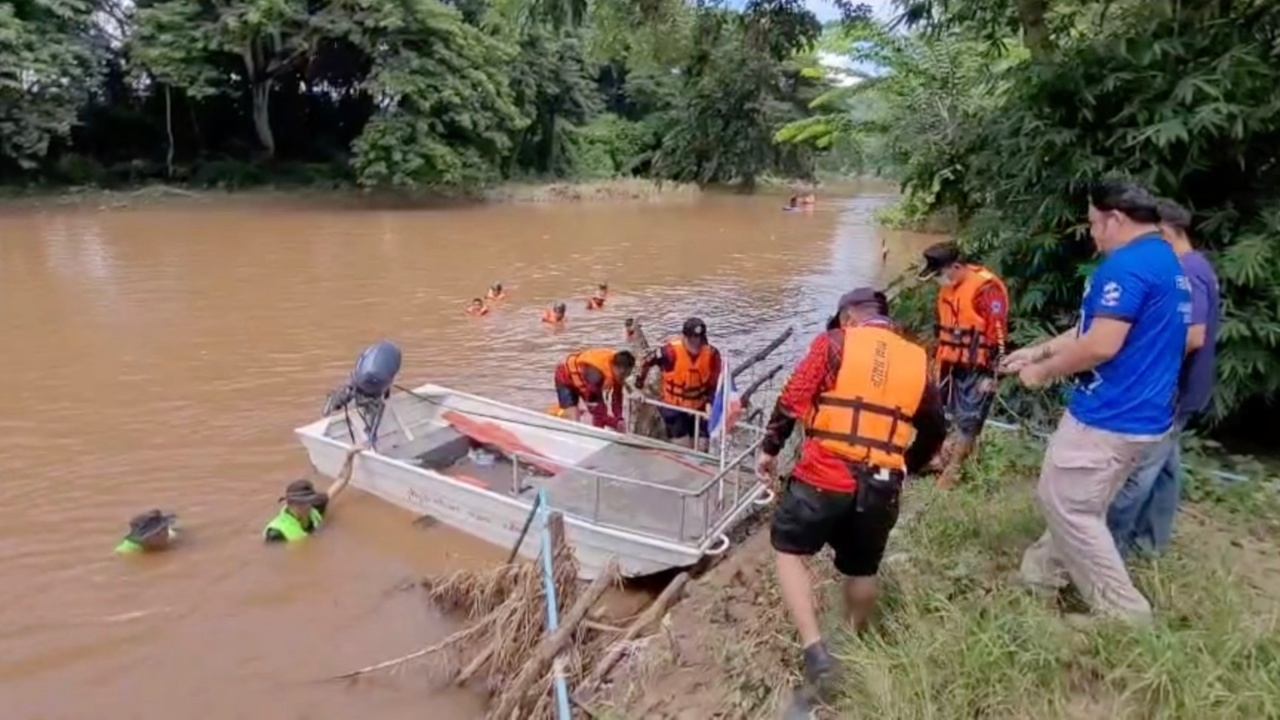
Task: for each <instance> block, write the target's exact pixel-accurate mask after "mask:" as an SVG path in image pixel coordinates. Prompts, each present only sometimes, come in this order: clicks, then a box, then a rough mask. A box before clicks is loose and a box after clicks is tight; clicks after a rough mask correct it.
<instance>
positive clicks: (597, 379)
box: [555, 348, 636, 432]
mask: <svg viewBox="0 0 1280 720" xmlns="http://www.w3.org/2000/svg"><path fill="white" fill-rule="evenodd" d="M635 367H636V356H635V355H632V354H631V351H629V350H610V349H609V348H595V349H592V350H583V351H581V352H576V353H573V354H571V355H569V356H568V357H566V358H565V359H564V360H562V361H560V363H559V364H557V365H556V372H555V385H556V400H557V402H558V403H559V404H560V410H561V411H562V413H563V414H562V417H565V418H567V419H569V420H573V421H574V422H577V421H578V420H579V419H580V418H581V412H580V411H579V410H578V402H579V401H582V402H585V403H586V404H587V410H588V411H589V412H590V413H591V423H592V425H594V426H596V427H599V428H603V427H607V428H613V429H614V430H617V431H619V432H623V431H625V430H626V426H625V424H624V423H623V418H622V400H623V392H624V389H625V387H626V380H627V377H628V376H630V375H631V371H632V370H634V369H635ZM606 393H612V395H613V397H612V402H611V403H610V404H611V406H612V408H611V409H612V414H611V413H610V409H608V408H606V407H605V398H604V396H605V394H606Z"/></svg>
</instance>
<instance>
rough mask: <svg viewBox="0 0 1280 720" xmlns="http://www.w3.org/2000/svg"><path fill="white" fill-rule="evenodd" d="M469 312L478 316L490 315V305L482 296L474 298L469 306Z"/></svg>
mask: <svg viewBox="0 0 1280 720" xmlns="http://www.w3.org/2000/svg"><path fill="white" fill-rule="evenodd" d="M467 314H468V315H476V316H481V315H488V314H489V306H488V305H487V304H485V301H484V300H483V299H481V298H472V299H471V304H470V305H468V306H467Z"/></svg>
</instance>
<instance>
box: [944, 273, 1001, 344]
mask: <svg viewBox="0 0 1280 720" xmlns="http://www.w3.org/2000/svg"><path fill="white" fill-rule="evenodd" d="M987 283H996V285H998V286H999V287H1000V289H1001V290H1005V285H1004V282H1003V281H1002V280H1000V278H998V277H996V275H995V273H993V272H991V271H990V270H988V269H986V268H984V267H982V266H981V265H970V266H969V272H968V273H966V274H965V277H964V279H963V280H961V281H960V283H959V284H958V285H950V286H947V287H944V288H941V289H939V290H938V303H937V318H938V324H937V326H936V329H937V340H938V342H937V348H936V349H935V350H934V359H935V360H937V361H938V363H939V364H942V363H947V364H951V365H964V366H969V367H972V366H977V367H986V366H987V364H988V363H989V362H990V359H991V353H992V351H994V350H995V349H996V346H995V345H994V344H993V343H991V342H990V340H988V339H987V321H986V318H984V317H982V316H981V315H979V314H978V311H977V309H976V308H975V307H974V305H973V301H974V298H976V297H977V296H978V291H979V290H981V289H982V287H983V286H984V285H986V284H987Z"/></svg>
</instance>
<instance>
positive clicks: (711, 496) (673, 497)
mask: <svg viewBox="0 0 1280 720" xmlns="http://www.w3.org/2000/svg"><path fill="white" fill-rule="evenodd" d="M763 441H764V437H763V436H760V437H758V438H756V439H755V440H754V441H753V442H751V443H750V444H749V445H748V446H747V447H746V449H744V450H742V451H741V452H739V453H738V454H737V455H736V456H734V457H733V458H731V459H730V460H729V461H728V462H725V463H723V467H722V468H721V469H720V470H719V471H718V472H716V474H715V475H713V476H712V477H711V478H710V479H709V480H707V481H706V482H704V483H703V484H702V485H700V486H698V487H697V488H695V489H687V488H679V487H672V486H671V485H664V484H662V483H655V482H650V481H648V480H641V479H639V478H634V477H625V476H622V475H617V474H615V473H609V472H603V471H599V470H591V469H587V468H579V467H574V466H565V469H566V470H571V471H572V472H574V473H575V474H578V475H580V476H585V477H588V478H590V479H591V496H592V499H591V512H590V514H589V515H586V516H585V517H583V519H585V520H589V521H590V522H591V523H592V524H594V525H600V526H604V527H611V528H615V529H618V530H623V531H626V532H630V533H638V534H644V535H651V536H655V537H659V538H661V539H663V540H668V541H675V542H679V543H693V544H696V545H698V546H700V547H701V546H706V545H707V544H708V543H709V542H711V541H713V540H715V539H716V537H717V536H718V535H719V533H720V530H721V528H722V526H723V525H724V524H725V521H726V520H727V519H728V518H729V517H730V516H735V517H736V516H738V515H740V514H741V512H742V510H743V508H744V506H745V504H746V503H747V502H750V501H751V500H753V499H754V497H755V495H754V494H753V493H752V490H753V489H754V488H755V486H756V480H755V476H754V474H751V473H750V469H751V468H750V463H751V461H752V459H753V458H754V456H755V452H756V450H757V449H758V448H759V447H760V444H761V443H762V442H763ZM510 457H511V492H512V495H513V496H514V497H520V496H521V494H522V493H523V492H524V491H525V490H526V489H528V485H527V484H526V483H525V481H524V479H523V477H522V473H521V467H522V465H523V466H525V467H541V468H545V467H546V465H547V461H546V459H544V458H535V457H532V456H529V455H524V454H521V453H511V454H510ZM744 464H745V465H746V466H747V467H746V468H744V467H743V466H744ZM744 470H745V471H746V472H745V473H744ZM611 484H616V485H623V486H631V487H642V488H646V489H647V490H650V491H653V492H655V493H657V494H659V496H660V497H665V498H669V501H670V502H671V503H674V506H673V507H672V508H671V509H672V511H673V512H676V513H678V520H677V523H676V527H675V529H674V532H653V531H648V530H645V529H641V528H636V527H634V526H632V525H629V524H628V523H627V519H628V518H629V517H630V514H629V513H626V512H624V511H614V512H613V513H612V515H611V513H610V512H609V511H607V510H606V508H605V503H604V502H603V498H604V496H605V494H606V493H607V492H609V486H610V485H611ZM571 514H576V513H571ZM613 515H616V517H615V516H613Z"/></svg>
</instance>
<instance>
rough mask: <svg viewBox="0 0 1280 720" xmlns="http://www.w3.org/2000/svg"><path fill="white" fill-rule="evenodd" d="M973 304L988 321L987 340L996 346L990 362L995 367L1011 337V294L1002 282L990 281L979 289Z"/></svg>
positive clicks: (980, 315)
mask: <svg viewBox="0 0 1280 720" xmlns="http://www.w3.org/2000/svg"><path fill="white" fill-rule="evenodd" d="M973 305H974V311H976V312H977V313H978V316H979V317H981V318H982V319H983V320H985V321H986V325H987V329H986V341H987V342H988V343H990V344H991V345H992V346H993V347H994V348H995V349H994V350H992V352H991V357H990V360H989V361H988V362H989V366H990V367H991V368H994V367H996V366H997V365H999V364H1000V358H1002V357H1004V352H1005V343H1006V342H1007V341H1008V339H1009V295H1008V293H1006V292H1005V290H1004V288H1003V287H1001V286H1000V283H997V282H988V283H986V284H985V285H983V286H982V287H981V288H979V289H978V293H977V295H976V296H975V297H974V299H973Z"/></svg>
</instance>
